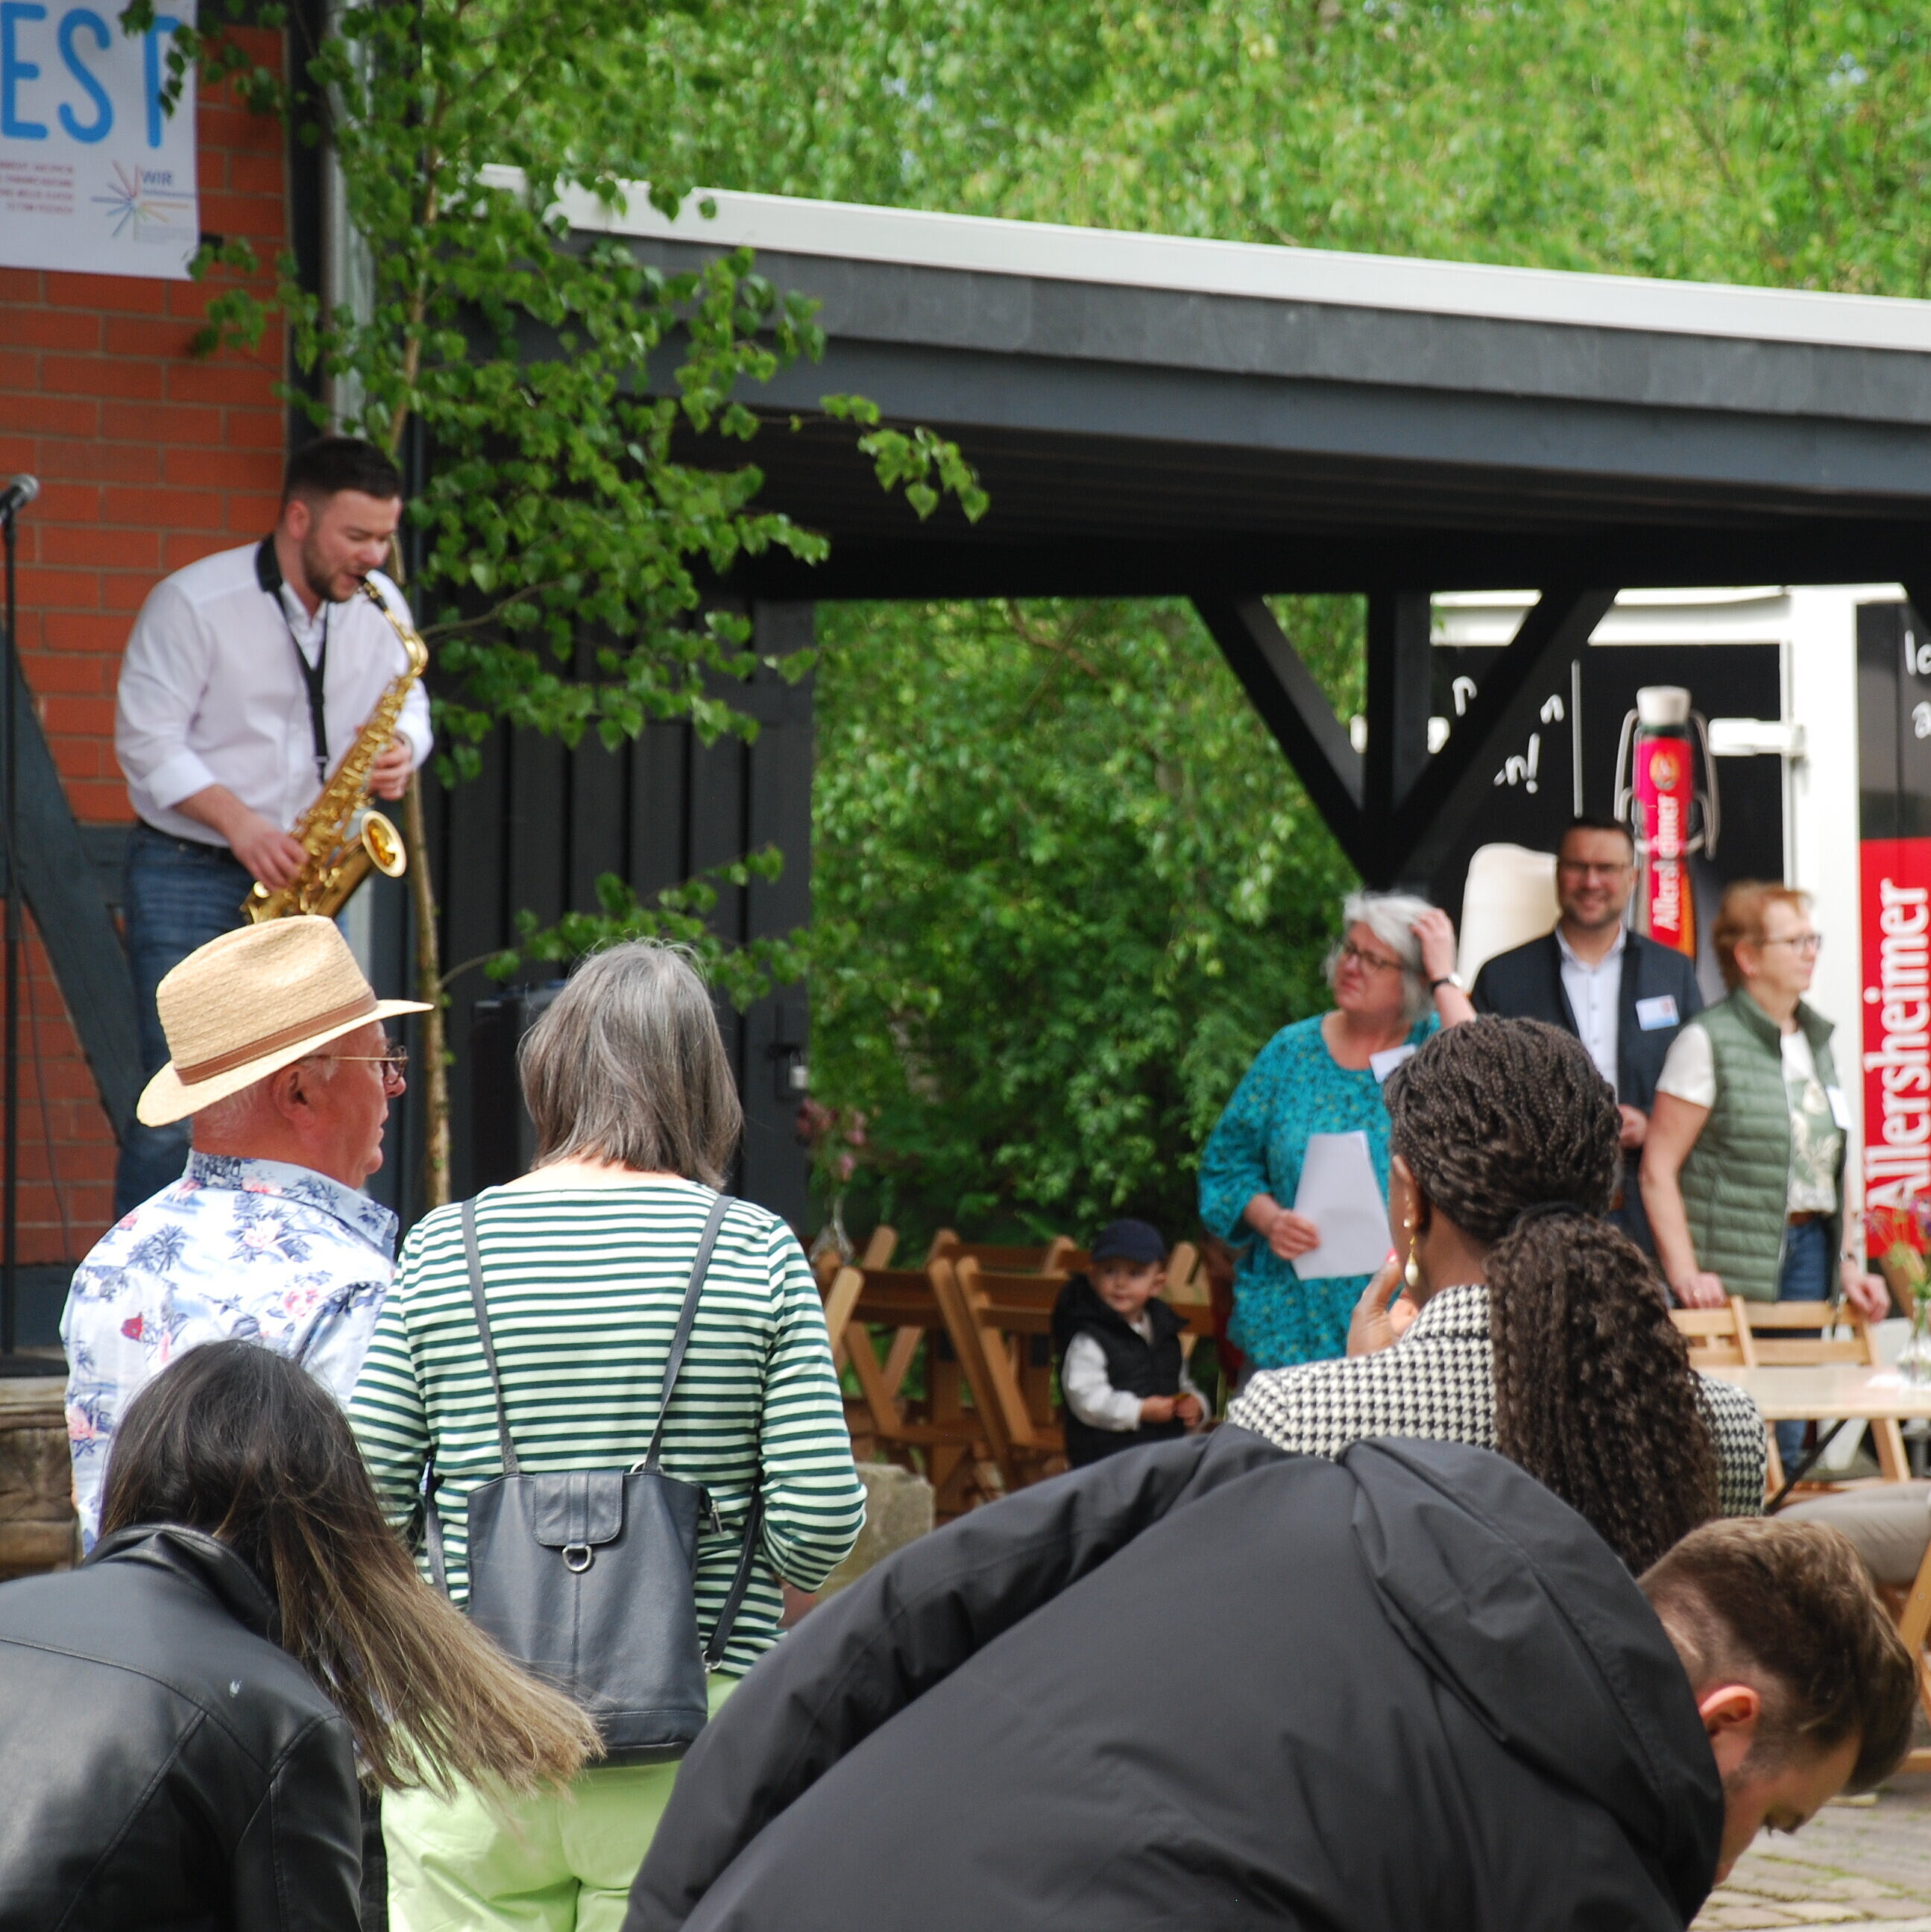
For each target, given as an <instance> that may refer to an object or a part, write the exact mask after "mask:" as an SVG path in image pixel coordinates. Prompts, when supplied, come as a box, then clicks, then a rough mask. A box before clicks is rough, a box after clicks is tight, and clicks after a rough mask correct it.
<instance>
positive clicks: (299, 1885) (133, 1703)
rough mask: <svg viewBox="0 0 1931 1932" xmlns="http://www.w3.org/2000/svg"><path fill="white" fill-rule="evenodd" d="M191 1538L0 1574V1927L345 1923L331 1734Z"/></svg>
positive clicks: (304, 1679) (128, 1931) (340, 1792)
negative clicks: (57, 1567) (26, 1573)
mask: <svg viewBox="0 0 1931 1932" xmlns="http://www.w3.org/2000/svg"><path fill="white" fill-rule="evenodd" d="M274 1624H275V1605H274V1602H273V1601H272V1598H270V1597H269V1594H268V1592H266V1590H264V1589H263V1587H262V1586H261V1584H260V1582H259V1581H258V1580H257V1578H256V1577H255V1575H254V1572H253V1571H251V1570H250V1569H249V1568H248V1565H246V1564H245V1563H244V1562H242V1559H240V1558H239V1556H236V1554H235V1553H234V1552H233V1551H232V1550H229V1549H227V1548H226V1547H224V1545H222V1544H219V1543H218V1542H216V1541H215V1539H214V1538H212V1537H210V1536H204V1535H202V1534H201V1533H200V1532H199V1531H198V1530H191V1529H179V1528H177V1527H175V1526H152V1525H150V1526H143V1527H140V1528H135V1529H125V1530H122V1531H119V1532H116V1534H115V1535H113V1536H110V1537H107V1538H104V1539H103V1540H102V1541H101V1544H99V1546H98V1547H97V1548H96V1549H95V1553H94V1555H93V1556H92V1558H91V1559H89V1562H88V1563H87V1564H86V1566H85V1567H84V1568H82V1569H80V1570H77V1571H72V1572H70V1573H68V1574H65V1575H62V1576H54V1577H28V1578H25V1579H23V1580H21V1581H20V1582H18V1583H8V1584H6V1585H5V1586H0V1932H55V1928H56V1927H59V1928H61V1932H99V1929H100V1928H106V1927H113V1932H145V1928H149V1927H153V1928H157V1932H158V1928H161V1927H166V1928H167V1932H203V1928H206V1932H215V1928H221V1932H297V1928H299V1932H355V1928H356V1925H357V1922H358V1921H357V1916H356V1885H357V1882H358V1879H359V1874H360V1870H361V1864H362V1859H361V1849H360V1842H361V1841H360V1826H359V1817H358V1811H357V1804H356V1772H355V1759H354V1754H353V1750H352V1749H351V1747H350V1741H349V1732H348V1727H347V1725H346V1724H344V1722H343V1721H342V1719H341V1717H340V1716H339V1715H338V1714H337V1712H336V1711H335V1709H334V1707H333V1706H332V1705H331V1704H330V1703H329V1701H328V1700H326V1698H325V1697H323V1695H322V1694H321V1692H320V1691H319V1690H317V1688H316V1687H315V1685H314V1682H313V1681H312V1680H311V1679H310V1678H309V1676H308V1673H306V1672H305V1671H304V1670H302V1667H301V1666H300V1665H299V1664H297V1663H296V1661H295V1660H294V1659H293V1658H292V1657H290V1655H288V1654H287V1652H286V1651H284V1650H282V1649H279V1648H278V1646H276V1645H275V1643H273V1642H272V1641H271V1640H270V1638H269V1631H271V1630H272V1628H274Z"/></svg>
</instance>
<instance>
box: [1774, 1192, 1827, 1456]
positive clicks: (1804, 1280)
mask: <svg viewBox="0 0 1931 1932" xmlns="http://www.w3.org/2000/svg"><path fill="white" fill-rule="evenodd" d="M1776 1298H1777V1299H1778V1301H1829V1300H1830V1223H1829V1222H1828V1221H1806V1222H1805V1223H1804V1224H1803V1226H1802V1227H1800V1228H1786V1229H1785V1230H1784V1233H1783V1273H1782V1274H1781V1275H1780V1276H1779V1277H1778V1279H1777V1284H1776ZM1800 1332H1801V1331H1797V1330H1793V1331H1791V1334H1790V1335H1789V1336H1788V1338H1787V1339H1788V1340H1791V1341H1795V1340H1797V1336H1798V1334H1800ZM1809 1426H1810V1425H1809V1424H1808V1423H1806V1422H1779V1424H1777V1425H1776V1453H1777V1454H1779V1456H1781V1457H1782V1458H1783V1473H1784V1474H1785V1476H1786V1477H1787V1476H1788V1475H1789V1474H1790V1470H1791V1464H1792V1463H1794V1462H1795V1461H1796V1460H1797V1457H1800V1456H1801V1455H1802V1454H1803V1432H1804V1430H1806V1429H1807V1428H1809Z"/></svg>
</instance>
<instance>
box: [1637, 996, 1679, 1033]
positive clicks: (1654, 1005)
mask: <svg viewBox="0 0 1931 1932" xmlns="http://www.w3.org/2000/svg"><path fill="white" fill-rule="evenodd" d="M1636 1024H1637V1025H1638V1026H1639V1027H1641V1028H1642V1030H1643V1031H1644V1032H1645V1033H1654V1032H1655V1031H1656V1030H1657V1029H1658V1028H1659V1027H1672V1026H1674V1025H1677V1024H1678V1022H1677V1017H1676V995H1674V993H1659V994H1658V995H1656V998H1654V999H1653V1000H1638V1001H1637V1002H1636Z"/></svg>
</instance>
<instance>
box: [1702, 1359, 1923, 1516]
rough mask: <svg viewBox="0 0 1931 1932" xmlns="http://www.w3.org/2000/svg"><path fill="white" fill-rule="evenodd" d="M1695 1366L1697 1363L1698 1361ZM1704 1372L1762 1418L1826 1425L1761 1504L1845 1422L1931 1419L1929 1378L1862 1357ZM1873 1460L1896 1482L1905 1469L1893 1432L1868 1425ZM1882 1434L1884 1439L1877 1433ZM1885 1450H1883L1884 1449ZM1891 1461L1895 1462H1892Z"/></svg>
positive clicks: (1774, 1505) (1787, 1488)
mask: <svg viewBox="0 0 1931 1932" xmlns="http://www.w3.org/2000/svg"><path fill="white" fill-rule="evenodd" d="M1699 1366H1700V1365H1699ZM1703 1373H1704V1374H1705V1375H1706V1376H1716V1377H1718V1378H1719V1379H1721V1380H1722V1381H1724V1382H1734V1384H1735V1385H1736V1386H1737V1388H1740V1389H1741V1390H1743V1391H1744V1392H1745V1394H1747V1395H1748V1396H1749V1398H1750V1400H1752V1402H1754V1403H1755V1404H1756V1406H1757V1407H1758V1409H1761V1411H1762V1412H1763V1417H1764V1421H1766V1422H1802V1421H1809V1420H1810V1419H1812V1418H1815V1420H1816V1421H1818V1422H1820V1423H1826V1424H1829V1427H1827V1428H1824V1429H1821V1430H1819V1431H1818V1436H1817V1441H1816V1442H1815V1445H1813V1446H1812V1448H1811V1450H1810V1452H1809V1454H1808V1455H1806V1456H1805V1457H1803V1460H1801V1461H1800V1463H1798V1464H1797V1466H1796V1467H1795V1468H1794V1469H1789V1470H1786V1471H1785V1475H1784V1484H1783V1487H1782V1489H1780V1490H1778V1491H1777V1493H1776V1495H1775V1496H1773V1497H1771V1499H1770V1501H1769V1502H1767V1504H1766V1505H1764V1508H1765V1510H1766V1511H1774V1510H1776V1509H1778V1508H1781V1507H1782V1504H1783V1502H1784V1500H1785V1498H1786V1497H1788V1496H1789V1494H1790V1493H1791V1490H1794V1489H1795V1488H1796V1487H1797V1484H1799V1483H1800V1482H1802V1481H1803V1479H1804V1478H1805V1477H1806V1476H1807V1475H1809V1473H1810V1472H1811V1471H1812V1469H1814V1468H1815V1466H1816V1464H1817V1461H1818V1457H1821V1455H1822V1454H1824V1451H1825V1450H1826V1449H1827V1448H1829V1447H1830V1443H1831V1440H1832V1439H1833V1437H1834V1436H1836V1433H1837V1432H1838V1431H1839V1430H1840V1429H1842V1427H1843V1426H1844V1425H1845V1423H1847V1422H1885V1421H1897V1422H1908V1421H1913V1420H1914V1419H1915V1418H1917V1417H1919V1416H1923V1417H1925V1418H1931V1383H1926V1382H1906V1381H1905V1379H1904V1378H1903V1377H1902V1376H1901V1375H1899V1373H1898V1372H1897V1371H1896V1370H1895V1369H1873V1368H1870V1367H1866V1365H1865V1364H1863V1363H1862V1362H1827V1363H1823V1364H1819V1365H1818V1366H1817V1367H1814V1368H1784V1369H1746V1368H1743V1367H1739V1366H1736V1365H1734V1364H1731V1365H1725V1366H1723V1367H1710V1368H1705V1369H1704V1370H1703ZM1871 1433H1872V1439H1873V1440H1874V1441H1875V1442H1876V1444H1877V1448H1878V1465H1879V1466H1880V1467H1881V1469H1882V1470H1883V1472H1884V1478H1885V1480H1886V1481H1889V1482H1893V1483H1901V1482H1904V1481H1907V1480H1908V1478H1909V1477H1910V1475H1911V1471H1910V1469H1909V1466H1908V1465H1905V1464H1904V1463H1902V1462H1900V1461H1899V1455H1898V1454H1897V1453H1896V1451H1897V1438H1896V1436H1895V1435H1894V1434H1893V1433H1890V1432H1889V1431H1887V1430H1872V1432H1871ZM1887 1435H1888V1436H1890V1441H1889V1443H1888V1444H1887V1443H1886V1442H1884V1441H1883V1440H1882V1438H1883V1437H1884V1436H1887ZM1887 1448H1888V1449H1889V1450H1890V1451H1891V1453H1889V1454H1887V1453H1886V1451H1887ZM1893 1464H1895V1465H1896V1466H1895V1467H1893Z"/></svg>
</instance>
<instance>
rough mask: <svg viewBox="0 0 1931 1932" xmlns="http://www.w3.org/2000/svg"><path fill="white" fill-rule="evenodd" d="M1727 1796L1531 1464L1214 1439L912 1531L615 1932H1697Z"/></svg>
mask: <svg viewBox="0 0 1931 1932" xmlns="http://www.w3.org/2000/svg"><path fill="white" fill-rule="evenodd" d="M1722 1822H1723V1797H1722V1786H1721V1784H1720V1782H1719V1779H1718V1778H1717V1775H1716V1761H1715V1759H1714V1758H1713V1756H1712V1754H1711V1752H1710V1746H1709V1744H1708V1742H1707V1740H1706V1739H1705V1737H1704V1732H1703V1727H1702V1724H1701V1721H1699V1719H1698V1716H1697V1711H1696V1703H1695V1698H1694V1697H1692V1695H1691V1694H1690V1688H1689V1680H1688V1679H1687V1678H1686V1676H1684V1673H1683V1667H1682V1665H1681V1664H1680V1663H1679V1662H1678V1661H1677V1655H1676V1652H1675V1650H1674V1648H1673V1647H1672V1646H1671V1643H1670V1641H1669V1639H1668V1637H1667V1636H1666V1635H1665V1632H1664V1631H1663V1628H1662V1625H1660V1624H1659V1622H1657V1621H1656V1616H1655V1615H1654V1613H1653V1612H1652V1611H1651V1610H1650V1607H1649V1605H1648V1604H1647V1603H1646V1602H1645V1601H1644V1599H1643V1597H1642V1595H1641V1592H1640V1591H1638V1589H1637V1588H1636V1586H1635V1583H1634V1582H1633V1581H1632V1580H1631V1578H1630V1576H1629V1572H1628V1571H1626V1570H1625V1569H1624V1568H1623V1565H1621V1564H1620V1563H1619V1562H1617V1559H1616V1558H1615V1556H1614V1554H1613V1553H1611V1551H1610V1550H1609V1548H1608V1546H1607V1545H1606V1544H1604V1543H1603V1541H1602V1539H1601V1538H1599V1537H1598V1536H1597V1535H1596V1533H1595V1532H1594V1531H1593V1530H1592V1529H1590V1527H1589V1526H1588V1525H1587V1523H1584V1521H1583V1520H1582V1519H1581V1517H1579V1516H1578V1515H1577V1514H1575V1512H1574V1511H1572V1510H1571V1509H1569V1508H1568V1507H1567V1506H1566V1505H1565V1504H1563V1503H1561V1502H1558V1501H1557V1499H1556V1498H1555V1497H1554V1496H1551V1495H1550V1493H1548V1490H1545V1489H1542V1487H1539V1485H1538V1484H1536V1483H1535V1482H1534V1481H1532V1480H1531V1479H1530V1478H1529V1477H1528V1476H1527V1475H1524V1473H1523V1472H1522V1471H1521V1470H1520V1469H1517V1468H1516V1467H1515V1465H1514V1464H1513V1463H1506V1462H1504V1461H1503V1459H1502V1458H1501V1457H1499V1456H1495V1455H1491V1454H1489V1453H1488V1451H1486V1450H1482V1449H1470V1448H1463V1447H1462V1446H1461V1445H1459V1444H1454V1443H1447V1442H1389V1441H1382V1442H1364V1443H1358V1444H1356V1445H1355V1446H1354V1447H1353V1448H1351V1449H1350V1450H1349V1451H1347V1454H1345V1455H1344V1457H1342V1458H1341V1461H1340V1463H1338V1464H1337V1463H1330V1462H1326V1461H1324V1460H1322V1459H1321V1458H1320V1457H1314V1456H1285V1455H1283V1454H1281V1453H1280V1452H1279V1451H1276V1450H1275V1449H1273V1448H1271V1446H1270V1445H1268V1444H1267V1443H1266V1442H1263V1441H1262V1440H1261V1439H1260V1438H1259V1437H1258V1436H1251V1435H1248V1433H1246V1432H1245V1430H1239V1429H1222V1430H1219V1431H1218V1432H1217V1433H1215V1435H1214V1436H1212V1437H1211V1438H1209V1439H1207V1440H1206V1442H1200V1441H1194V1442H1172V1443H1164V1444H1161V1445H1156V1446H1155V1447H1153V1448H1148V1449H1144V1450H1143V1451H1140V1453H1139V1454H1137V1455H1133V1456H1113V1457H1108V1458H1107V1460H1106V1461H1104V1462H1103V1463H1095V1465H1094V1466H1093V1467H1092V1468H1091V1469H1082V1470H1077V1471H1076V1472H1074V1473H1073V1474H1072V1475H1068V1476H1062V1477H1059V1478H1056V1479H1055V1480H1054V1481H1051V1482H1046V1483H1041V1484H1038V1486H1037V1487H1035V1488H1032V1489H1029V1490H1023V1491H1022V1492H1020V1493H1019V1494H1018V1495H1017V1496H1013V1497H1011V1498H1009V1499H1007V1500H1006V1501H1005V1502H999V1503H995V1504H993V1505H991V1506H990V1508H986V1509H983V1510H978V1511H974V1512H973V1513H972V1514H971V1515H970V1516H968V1517H962V1518H961V1519H960V1520H959V1522H957V1523H953V1524H952V1525H950V1526H948V1527H947V1528H946V1529H942V1530H941V1531H939V1532H938V1533H937V1534H936V1535H932V1536H929V1537H926V1538H921V1539H920V1541H918V1542H917V1543H914V1544H911V1546H910V1547H908V1548H907V1549H905V1550H901V1551H899V1553H898V1554H897V1555H896V1556H893V1557H892V1558H891V1559H889V1560H888V1561H887V1562H884V1563H883V1564H881V1565H879V1567H878V1568H877V1569H875V1570H874V1571H872V1573H871V1574H870V1575H869V1577H865V1578H863V1580H860V1582H859V1583H856V1584H854V1586H852V1587H851V1589H849V1590H848V1591H846V1592H844V1593H843V1594H842V1595H839V1596H838V1597H836V1598H833V1600H832V1601H831V1602H830V1603H829V1604H824V1605H822V1606H821V1607H820V1608H818V1609H817V1610H814V1611H813V1612H812V1613H811V1615H810V1616H809V1617H807V1618H806V1619H805V1621H804V1622H803V1623H802V1624H801V1625H799V1627H798V1628H797V1630H796V1631H794V1632H793V1633H792V1634H791V1636H790V1637H787V1638H786V1639H785V1642H784V1643H782V1644H781V1645H779V1647H778V1648H777V1649H776V1650H774V1651H773V1652H771V1654H770V1655H769V1656H768V1657H766V1658H763V1659H761V1661H759V1663H758V1667H757V1668H756V1669H755V1670H753V1671H752V1672H751V1673H750V1674H749V1676H747V1677H746V1679H745V1680H744V1682H743V1685H741V1686H740V1688H739V1689H738V1690H737V1692H736V1693H735V1694H734V1696H733V1697H732V1698H731V1701H730V1703H728V1704H727V1705H725V1706H724V1708H723V1709H722V1711H721V1712H719V1715H717V1716H716V1718H714V1719H713V1721H711V1723H710V1726H709V1727H707V1729H706V1730H705V1731H704V1735H703V1736H702V1737H701V1738H700V1739H698V1742H697V1745H696V1746H695V1748H694V1749H693V1750H692V1752H691V1754H690V1755H689V1757H687V1758H686V1759H685V1760H684V1762H683V1766H682V1767H681V1768H680V1771H679V1773H678V1776H677V1789H676V1790H675V1792H674V1793H673V1794H672V1796H671V1802H670V1804H669V1806H668V1808H667V1809H666V1811H665V1814H664V1818H663V1822H662V1824H661V1825H660V1826H659V1828H658V1831H657V1834H656V1838H655V1840H654V1841H653V1843H652V1846H651V1849H650V1855H649V1856H648V1857H647V1858H646V1859H645V1860H644V1867H643V1869H642V1870H641V1872H640V1873H638V1878H637V1881H636V1884H635V1886H634V1888H632V1892H631V1895H630V1911H629V1917H628V1918H626V1920H625V1921H624V1924H625V1932H671V1928H673V1927H687V1928H688V1932H905V1927H918V1928H920V1932H987V1928H989V1927H998V1928H999V1932H1043V1928H1047V1927H1050V1928H1053V1932H1120V1928H1122V1927H1133V1928H1134V1932H1153V1928H1155V1927H1171V1928H1173V1932H1260V1928H1262V1927H1303V1928H1307V1929H1308V1932H1314V1928H1316V1927H1318V1928H1320V1932H1417V1928H1419V1927H1427V1928H1428V1932H1555V1928H1557V1927H1560V1928H1563V1932H1680V1928H1681V1927H1683V1926H1684V1925H1686V1924H1687V1923H1688V1922H1689V1920H1690V1918H1692V1916H1693V1915H1695V1911H1696V1909H1697V1907H1698V1906H1699V1905H1700V1904H1701V1903H1702V1900H1703V1897H1704V1894H1705V1893H1706V1892H1707V1891H1708V1889H1709V1887H1710V1879H1711V1877H1712V1876H1713V1873H1714V1872H1715V1869H1716V1855H1717V1848H1718V1843H1719V1837H1720V1835H1721V1832H1722Z"/></svg>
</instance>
